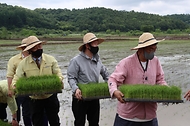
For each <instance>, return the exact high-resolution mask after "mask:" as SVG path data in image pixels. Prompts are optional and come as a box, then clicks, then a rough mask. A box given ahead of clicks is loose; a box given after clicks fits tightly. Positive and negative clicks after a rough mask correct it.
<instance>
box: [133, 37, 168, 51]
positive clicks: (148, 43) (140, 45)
mask: <svg viewBox="0 0 190 126" xmlns="http://www.w3.org/2000/svg"><path fill="white" fill-rule="evenodd" d="M164 40H165V39H162V40H151V41H149V42H146V43H143V44H138V46H136V47H134V48H132V49H131V50H137V49H140V48H144V47H147V46H151V45H153V44H156V43H159V42H162V41H164Z"/></svg>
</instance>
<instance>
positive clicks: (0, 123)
mask: <svg viewBox="0 0 190 126" xmlns="http://www.w3.org/2000/svg"><path fill="white" fill-rule="evenodd" d="M0 126H11V124H9V123H7V122H3V121H1V120H0Z"/></svg>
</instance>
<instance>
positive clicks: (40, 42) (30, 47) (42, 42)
mask: <svg viewBox="0 0 190 126" xmlns="http://www.w3.org/2000/svg"><path fill="white" fill-rule="evenodd" d="M45 43H46V41H37V42H35V43H33V44H31V45H28V46H26V48H25V49H24V50H23V52H25V51H28V50H30V49H32V48H33V47H34V46H36V45H38V44H45Z"/></svg>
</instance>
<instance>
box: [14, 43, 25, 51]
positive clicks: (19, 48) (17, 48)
mask: <svg viewBox="0 0 190 126" xmlns="http://www.w3.org/2000/svg"><path fill="white" fill-rule="evenodd" d="M26 46H27V44H22V45H20V46H17V47H16V50H22V47H26Z"/></svg>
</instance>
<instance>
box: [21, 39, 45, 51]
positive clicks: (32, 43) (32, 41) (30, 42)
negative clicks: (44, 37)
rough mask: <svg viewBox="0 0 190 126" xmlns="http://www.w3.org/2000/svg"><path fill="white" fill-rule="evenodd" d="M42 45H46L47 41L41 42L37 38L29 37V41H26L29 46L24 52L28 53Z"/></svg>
mask: <svg viewBox="0 0 190 126" xmlns="http://www.w3.org/2000/svg"><path fill="white" fill-rule="evenodd" d="M40 43H42V44H44V43H46V41H40V40H39V39H38V38H37V37H36V36H29V37H28V38H27V41H26V44H27V46H26V48H25V49H24V51H28V50H30V49H32V48H33V47H34V46H36V45H38V44H40ZM24 51H23V52H24Z"/></svg>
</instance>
